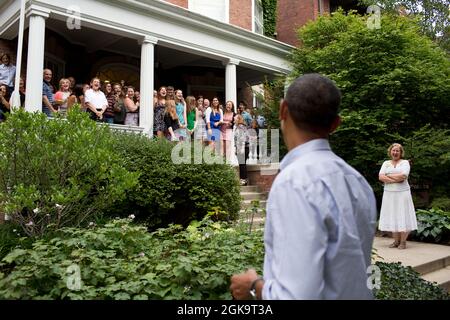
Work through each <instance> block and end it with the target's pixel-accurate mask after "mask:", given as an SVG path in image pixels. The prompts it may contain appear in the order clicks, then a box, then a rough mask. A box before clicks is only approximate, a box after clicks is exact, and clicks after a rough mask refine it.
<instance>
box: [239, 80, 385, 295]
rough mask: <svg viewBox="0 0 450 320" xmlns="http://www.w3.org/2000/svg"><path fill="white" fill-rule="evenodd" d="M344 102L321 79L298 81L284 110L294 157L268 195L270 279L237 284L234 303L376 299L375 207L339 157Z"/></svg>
mask: <svg viewBox="0 0 450 320" xmlns="http://www.w3.org/2000/svg"><path fill="white" fill-rule="evenodd" d="M340 100H341V94H340V91H339V89H338V88H337V87H336V86H335V84H334V83H333V82H332V81H331V80H330V79H328V78H326V77H323V76H321V75H319V74H307V75H304V76H302V77H299V78H297V79H296V80H295V81H294V82H293V83H292V85H291V86H290V87H289V89H288V91H287V93H286V97H285V99H284V100H283V101H282V102H281V104H280V115H279V117H280V120H281V130H282V132H283V138H284V141H285V143H286V146H287V148H288V150H289V152H288V154H287V155H286V156H285V157H284V159H283V160H282V162H281V164H280V173H279V174H278V176H277V177H276V179H275V181H274V183H273V185H272V188H271V190H270V194H269V199H268V202H267V220H266V226H265V231H264V244H265V256H264V277H263V278H262V277H258V275H257V274H256V272H255V270H253V269H250V270H248V271H247V272H245V273H243V274H239V275H234V276H233V277H232V278H231V286H230V290H231V292H232V294H233V297H234V298H235V299H251V298H254V299H267V300H272V299H372V298H373V295H372V292H371V290H370V289H369V288H368V286H367V278H368V274H367V273H366V272H367V268H368V267H369V266H370V264H371V250H372V243H373V238H374V235H375V225H376V216H377V214H376V202H375V197H374V194H373V191H372V189H371V187H370V185H369V184H368V183H367V181H366V180H365V179H364V177H362V176H361V174H359V173H358V172H357V171H356V170H355V169H353V168H352V167H351V166H349V165H348V164H347V163H346V162H345V161H344V160H342V159H341V158H339V157H338V156H337V155H335V154H334V153H333V152H332V151H331V148H330V145H329V143H328V139H327V138H328V135H329V134H330V133H332V132H333V131H334V130H335V129H336V128H337V127H338V125H339V123H340V117H339V116H338V107H339V104H340Z"/></svg>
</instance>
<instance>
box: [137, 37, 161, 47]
mask: <svg viewBox="0 0 450 320" xmlns="http://www.w3.org/2000/svg"><path fill="white" fill-rule="evenodd" d="M138 43H139V44H140V45H142V44H144V43H151V44H157V43H158V38H157V37H153V36H148V35H147V36H144V37H143V38H142V39H139V40H138Z"/></svg>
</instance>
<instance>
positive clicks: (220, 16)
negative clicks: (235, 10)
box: [188, 0, 230, 23]
mask: <svg viewBox="0 0 450 320" xmlns="http://www.w3.org/2000/svg"><path fill="white" fill-rule="evenodd" d="M188 7H189V10H191V11H194V12H197V13H200V14H202V15H204V16H207V17H209V18H211V19H216V20H219V21H221V22H226V23H228V22H229V8H230V0H189V1H188Z"/></svg>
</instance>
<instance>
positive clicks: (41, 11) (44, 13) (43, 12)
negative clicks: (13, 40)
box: [26, 5, 51, 19]
mask: <svg viewBox="0 0 450 320" xmlns="http://www.w3.org/2000/svg"><path fill="white" fill-rule="evenodd" d="M50 13H51V11H50V10H49V9H47V8H42V7H37V6H35V5H32V6H31V7H30V8H29V9H28V11H27V13H26V17H27V18H29V17H31V16H40V17H43V18H44V19H47V18H48V17H50Z"/></svg>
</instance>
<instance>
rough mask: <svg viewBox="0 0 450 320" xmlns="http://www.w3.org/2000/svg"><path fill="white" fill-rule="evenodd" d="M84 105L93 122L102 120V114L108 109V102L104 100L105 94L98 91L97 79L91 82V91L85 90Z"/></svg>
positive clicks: (98, 80) (98, 81)
mask: <svg viewBox="0 0 450 320" xmlns="http://www.w3.org/2000/svg"><path fill="white" fill-rule="evenodd" d="M84 103H85V105H86V107H87V110H88V111H89V112H90V113H91V115H92V116H91V118H92V119H93V120H96V121H101V120H102V119H103V113H104V112H105V110H106V108H107V107H108V100H106V96H105V94H104V93H103V92H102V91H101V90H100V79H99V78H93V79H92V80H91V89H88V90H86V93H85V94H84Z"/></svg>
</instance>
